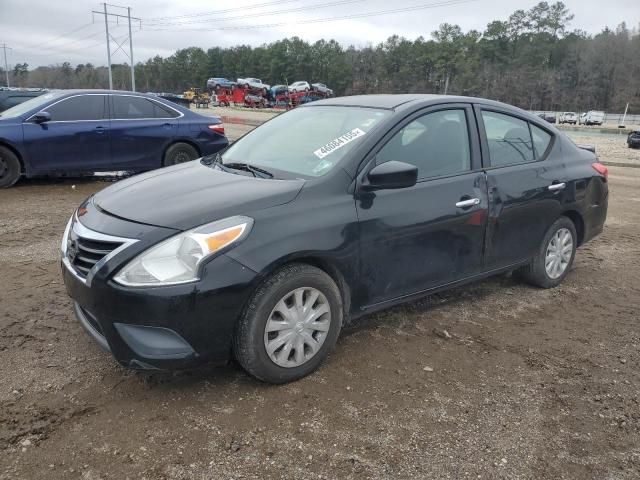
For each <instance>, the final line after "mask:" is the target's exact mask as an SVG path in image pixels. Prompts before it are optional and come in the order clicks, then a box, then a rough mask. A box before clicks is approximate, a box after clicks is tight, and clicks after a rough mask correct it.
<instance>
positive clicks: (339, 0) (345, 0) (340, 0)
mask: <svg viewBox="0 0 640 480" xmlns="http://www.w3.org/2000/svg"><path fill="white" fill-rule="evenodd" d="M364 1H366V0H335V1H333V2H327V3H318V4H314V5H307V6H305V7H296V8H289V9H281V10H277V11H275V12H265V13H263V12H258V13H250V14H247V15H236V16H235V17H220V18H209V19H206V20H190V21H186V22H163V23H151V24H149V23H148V22H145V26H147V25H151V26H155V27H164V26H169V25H191V24H195V23H211V22H219V21H226V20H240V19H246V18H256V17H270V16H273V15H280V14H283V13H293V12H302V11H305V10H313V9H317V8H326V7H335V6H338V5H348V4H350V3H360V2H364Z"/></svg>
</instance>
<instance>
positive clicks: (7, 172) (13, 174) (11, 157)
mask: <svg viewBox="0 0 640 480" xmlns="http://www.w3.org/2000/svg"><path fill="white" fill-rule="evenodd" d="M19 178H20V160H18V157H17V156H16V154H15V153H13V152H12V151H11V150H9V149H8V148H6V147H2V146H0V188H9V187H11V186H12V185H13V184H14V183H16V182H17V181H18V179H19Z"/></svg>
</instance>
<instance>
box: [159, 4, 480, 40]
mask: <svg viewBox="0 0 640 480" xmlns="http://www.w3.org/2000/svg"><path fill="white" fill-rule="evenodd" d="M476 1H478V0H444V1H441V2H436V3H429V4H424V5H414V6H412V7H403V8H394V9H390V10H380V11H377V12H368V13H354V14H351V15H340V16H336V17H325V18H313V19H309V20H298V21H295V22H280V23H269V24H261V25H233V26H227V27H208V28H180V29H176V28H173V29H171V28H155V29H154V28H152V29H147V30H146V31H147V32H149V31H156V32H161V31H173V32H186V31H193V32H206V31H211V30H254V29H262V28H273V27H283V26H287V25H291V24H292V23H295V24H296V25H302V24H311V23H326V22H337V21H341V20H353V19H358V18H367V17H375V16H382V15H392V14H396V13H406V12H414V11H418V10H427V9H431V8H439V7H447V6H453V5H462V4H465V3H471V2H476Z"/></svg>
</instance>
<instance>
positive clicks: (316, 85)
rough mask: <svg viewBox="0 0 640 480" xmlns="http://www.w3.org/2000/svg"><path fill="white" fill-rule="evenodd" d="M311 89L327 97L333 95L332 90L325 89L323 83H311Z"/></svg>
mask: <svg viewBox="0 0 640 480" xmlns="http://www.w3.org/2000/svg"><path fill="white" fill-rule="evenodd" d="M311 88H312V89H313V90H315V91H316V92H321V93H324V94H325V95H327V96H331V95H333V90H331V89H330V88H329V87H327V86H326V85H325V84H324V83H312V84H311Z"/></svg>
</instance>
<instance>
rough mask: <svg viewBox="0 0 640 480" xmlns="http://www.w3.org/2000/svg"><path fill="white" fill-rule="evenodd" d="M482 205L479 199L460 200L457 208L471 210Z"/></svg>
mask: <svg viewBox="0 0 640 480" xmlns="http://www.w3.org/2000/svg"><path fill="white" fill-rule="evenodd" d="M479 204H480V199H479V198H470V199H468V200H460V201H459V202H457V203H456V207H458V208H469V207H473V206H474V205H479Z"/></svg>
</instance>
